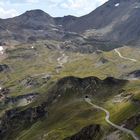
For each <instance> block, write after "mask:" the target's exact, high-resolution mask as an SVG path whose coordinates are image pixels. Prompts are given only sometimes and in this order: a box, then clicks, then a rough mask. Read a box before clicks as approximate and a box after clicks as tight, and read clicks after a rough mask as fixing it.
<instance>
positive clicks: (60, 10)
mask: <svg viewBox="0 0 140 140" xmlns="http://www.w3.org/2000/svg"><path fill="white" fill-rule="evenodd" d="M106 1H107V0H0V18H8V17H13V16H17V15H19V14H21V13H23V12H25V11H27V10H31V9H42V10H44V11H45V12H47V13H48V14H50V15H51V16H55V17H56V16H64V15H75V16H81V15H84V14H87V13H89V12H91V11H92V10H94V9H95V8H96V7H98V6H100V5H101V4H103V3H105V2H106Z"/></svg>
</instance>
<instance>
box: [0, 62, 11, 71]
mask: <svg viewBox="0 0 140 140" xmlns="http://www.w3.org/2000/svg"><path fill="white" fill-rule="evenodd" d="M6 71H9V66H8V65H6V64H1V65H0V72H6Z"/></svg>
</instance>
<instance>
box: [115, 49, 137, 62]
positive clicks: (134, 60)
mask: <svg viewBox="0 0 140 140" xmlns="http://www.w3.org/2000/svg"><path fill="white" fill-rule="evenodd" d="M114 51H115V52H116V53H117V54H118V55H119V57H120V58H122V59H125V60H129V61H133V62H137V60H136V59H132V58H128V57H124V56H122V55H121V53H120V52H119V50H118V49H114Z"/></svg>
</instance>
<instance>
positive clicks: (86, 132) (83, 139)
mask: <svg viewBox="0 0 140 140" xmlns="http://www.w3.org/2000/svg"><path fill="white" fill-rule="evenodd" d="M100 133H101V127H100V125H89V126H87V127H85V128H83V129H82V130H81V131H80V132H78V133H76V134H75V135H73V136H71V137H68V138H65V139H64V140H96V139H97V138H98V137H99V135H101V134H100Z"/></svg>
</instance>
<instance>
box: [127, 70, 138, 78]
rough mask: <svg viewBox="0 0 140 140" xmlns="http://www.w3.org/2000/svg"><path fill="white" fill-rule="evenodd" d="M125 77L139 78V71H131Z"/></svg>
mask: <svg viewBox="0 0 140 140" xmlns="http://www.w3.org/2000/svg"><path fill="white" fill-rule="evenodd" d="M127 76H128V77H130V78H140V70H135V71H132V72H130V73H128V75H127Z"/></svg>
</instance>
